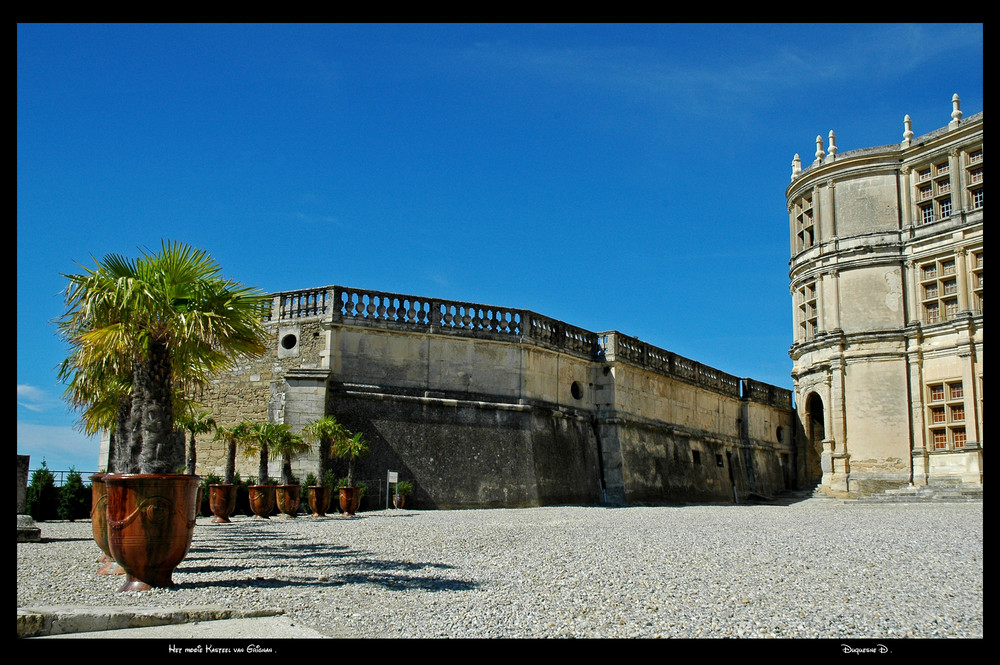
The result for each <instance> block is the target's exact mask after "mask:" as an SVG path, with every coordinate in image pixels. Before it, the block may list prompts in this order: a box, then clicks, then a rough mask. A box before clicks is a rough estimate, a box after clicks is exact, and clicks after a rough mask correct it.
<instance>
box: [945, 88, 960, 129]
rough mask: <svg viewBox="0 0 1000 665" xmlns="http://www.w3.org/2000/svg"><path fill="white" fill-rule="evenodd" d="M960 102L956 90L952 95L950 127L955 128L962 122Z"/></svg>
mask: <svg viewBox="0 0 1000 665" xmlns="http://www.w3.org/2000/svg"><path fill="white" fill-rule="evenodd" d="M959 102H960V100H959V98H958V93H957V92H956V93H955V94H954V95H952V96H951V122H949V123H948V129H955V128H956V127H958V125H959V124H960V123H961V122H962V110H961V109H960V108H959Z"/></svg>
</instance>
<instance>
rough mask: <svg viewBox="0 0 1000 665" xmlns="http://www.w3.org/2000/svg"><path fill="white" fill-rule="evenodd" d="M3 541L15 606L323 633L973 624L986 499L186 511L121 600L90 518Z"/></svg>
mask: <svg viewBox="0 0 1000 665" xmlns="http://www.w3.org/2000/svg"><path fill="white" fill-rule="evenodd" d="M39 527H40V528H41V531H42V537H43V539H44V540H45V542H42V543H18V545H17V606H18V608H24V607H38V606H51V605H76V606H132V607H160V606H163V607H174V606H192V605H220V606H223V607H233V608H243V609H246V608H258V609H264V608H281V609H284V610H285V611H286V613H287V615H288V616H289V617H291V618H294V619H295V620H297V621H298V622H301V623H302V624H305V625H307V626H310V627H312V628H315V629H316V630H318V631H319V632H321V633H323V634H327V635H343V634H344V631H345V630H346V631H348V632H350V633H351V634H354V635H357V636H358V637H400V638H402V637H407V638H412V637H430V638H433V637H453V638H456V637H457V638H525V637H587V638H600V637H607V638H625V637H641V638H653V637H664V638H691V637H701V638H706V637H712V638H718V637H779V638H845V637H851V638H882V639H885V638H893V637H917V638H941V637H966V638H967V637H977V638H981V637H983V504H982V503H935V504H915V503H914V504H891V505H872V504H867V505H866V504H852V503H841V502H838V501H829V500H822V499H809V500H805V501H801V502H799V503H793V504H791V505H786V506H776V505H758V506H685V507H656V508H650V507H635V508H581V507H547V508H531V509H521V510H468V511H420V510H385V511H373V512H368V513H359V514H358V515H357V516H356V517H354V518H345V517H339V516H338V517H332V516H331V517H325V518H312V517H306V516H300V517H297V518H294V519H287V518H272V519H270V520H267V521H263V520H254V519H250V518H236V519H235V520H234V522H233V524H229V525H214V524H211V523H210V520H209V518H200V519H199V521H198V526H197V527H196V528H195V534H194V540H193V543H192V546H191V550H190V552H189V554H188V556H187V558H186V559H185V560H184V561H183V562H182V563H181V564H180V566H178V568H177V569H176V570H175V572H174V582H175V583H176V587H175V588H173V589H154V590H153V591H148V592H141V593H137V592H128V593H117V592H116V591H117V589H118V588H119V587H120V586H121V583H122V579H123V578H122V577H121V576H98V575H96V574H95V571H96V570H97V568H98V565H97V559H98V557H99V555H100V550H98V549H97V546H96V545H95V544H94V541H93V538H92V535H91V525H90V522H89V521H83V522H42V523H40V524H39Z"/></svg>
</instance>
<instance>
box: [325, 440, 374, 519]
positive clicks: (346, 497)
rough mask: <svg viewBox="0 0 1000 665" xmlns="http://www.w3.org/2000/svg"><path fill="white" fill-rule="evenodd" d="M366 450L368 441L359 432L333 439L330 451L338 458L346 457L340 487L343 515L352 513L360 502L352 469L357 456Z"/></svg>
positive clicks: (358, 490)
mask: <svg viewBox="0 0 1000 665" xmlns="http://www.w3.org/2000/svg"><path fill="white" fill-rule="evenodd" d="M366 452H368V442H367V441H365V440H364V438H363V436H362V435H361V432H356V433H351V432H346V433H345V434H344V435H343V436H341V437H340V438H338V439H335V440H334V441H333V447H332V453H333V454H334V455H335V456H336V457H339V458H342V459H347V478H345V479H344V482H345V484H344V485H342V486H341V487H340V512H341V513H343V514H344V515H354V514H355V513H356V512H358V506H359V505H360V504H361V488H360V487H358V486H357V485H355V484H354V469H355V466H356V464H357V461H358V458H359V457H361V456H362V455H364V454H365V453H366Z"/></svg>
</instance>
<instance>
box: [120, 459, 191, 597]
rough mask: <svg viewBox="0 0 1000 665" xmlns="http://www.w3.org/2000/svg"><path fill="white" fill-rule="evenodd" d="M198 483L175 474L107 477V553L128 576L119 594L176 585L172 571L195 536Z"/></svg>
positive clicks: (184, 554)
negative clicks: (108, 552)
mask: <svg viewBox="0 0 1000 665" xmlns="http://www.w3.org/2000/svg"><path fill="white" fill-rule="evenodd" d="M200 480H201V479H200V478H199V477H198V476H189V475H184V474H173V473H154V474H111V475H108V476H105V477H104V483H105V485H106V486H107V499H108V504H107V505H108V508H107V515H108V549H109V551H110V553H111V556H113V557H114V559H115V561H117V562H118V564H119V565H120V566H121V567H122V568H124V569H125V575H126V578H125V584H123V585H122V587H121V589H119V591H148V590H149V589H150V588H153V587H160V588H169V587H172V586H173V585H174V582H173V572H174V569H175V568H176V567H177V564H179V563H180V562H181V561H183V560H184V557H186V556H187V553H188V549H189V548H190V547H191V538H192V536H193V535H194V526H195V517H196V516H197V512H198V505H197V498H198V484H199V482H200Z"/></svg>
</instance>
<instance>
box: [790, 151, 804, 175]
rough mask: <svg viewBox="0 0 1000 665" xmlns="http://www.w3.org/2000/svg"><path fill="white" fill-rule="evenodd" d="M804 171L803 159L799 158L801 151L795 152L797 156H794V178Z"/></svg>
mask: <svg viewBox="0 0 1000 665" xmlns="http://www.w3.org/2000/svg"><path fill="white" fill-rule="evenodd" d="M801 173H802V160H801V159H799V153H795V157H794V158H792V180H795V179H796V178H798V177H799V175H800V174H801Z"/></svg>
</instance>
